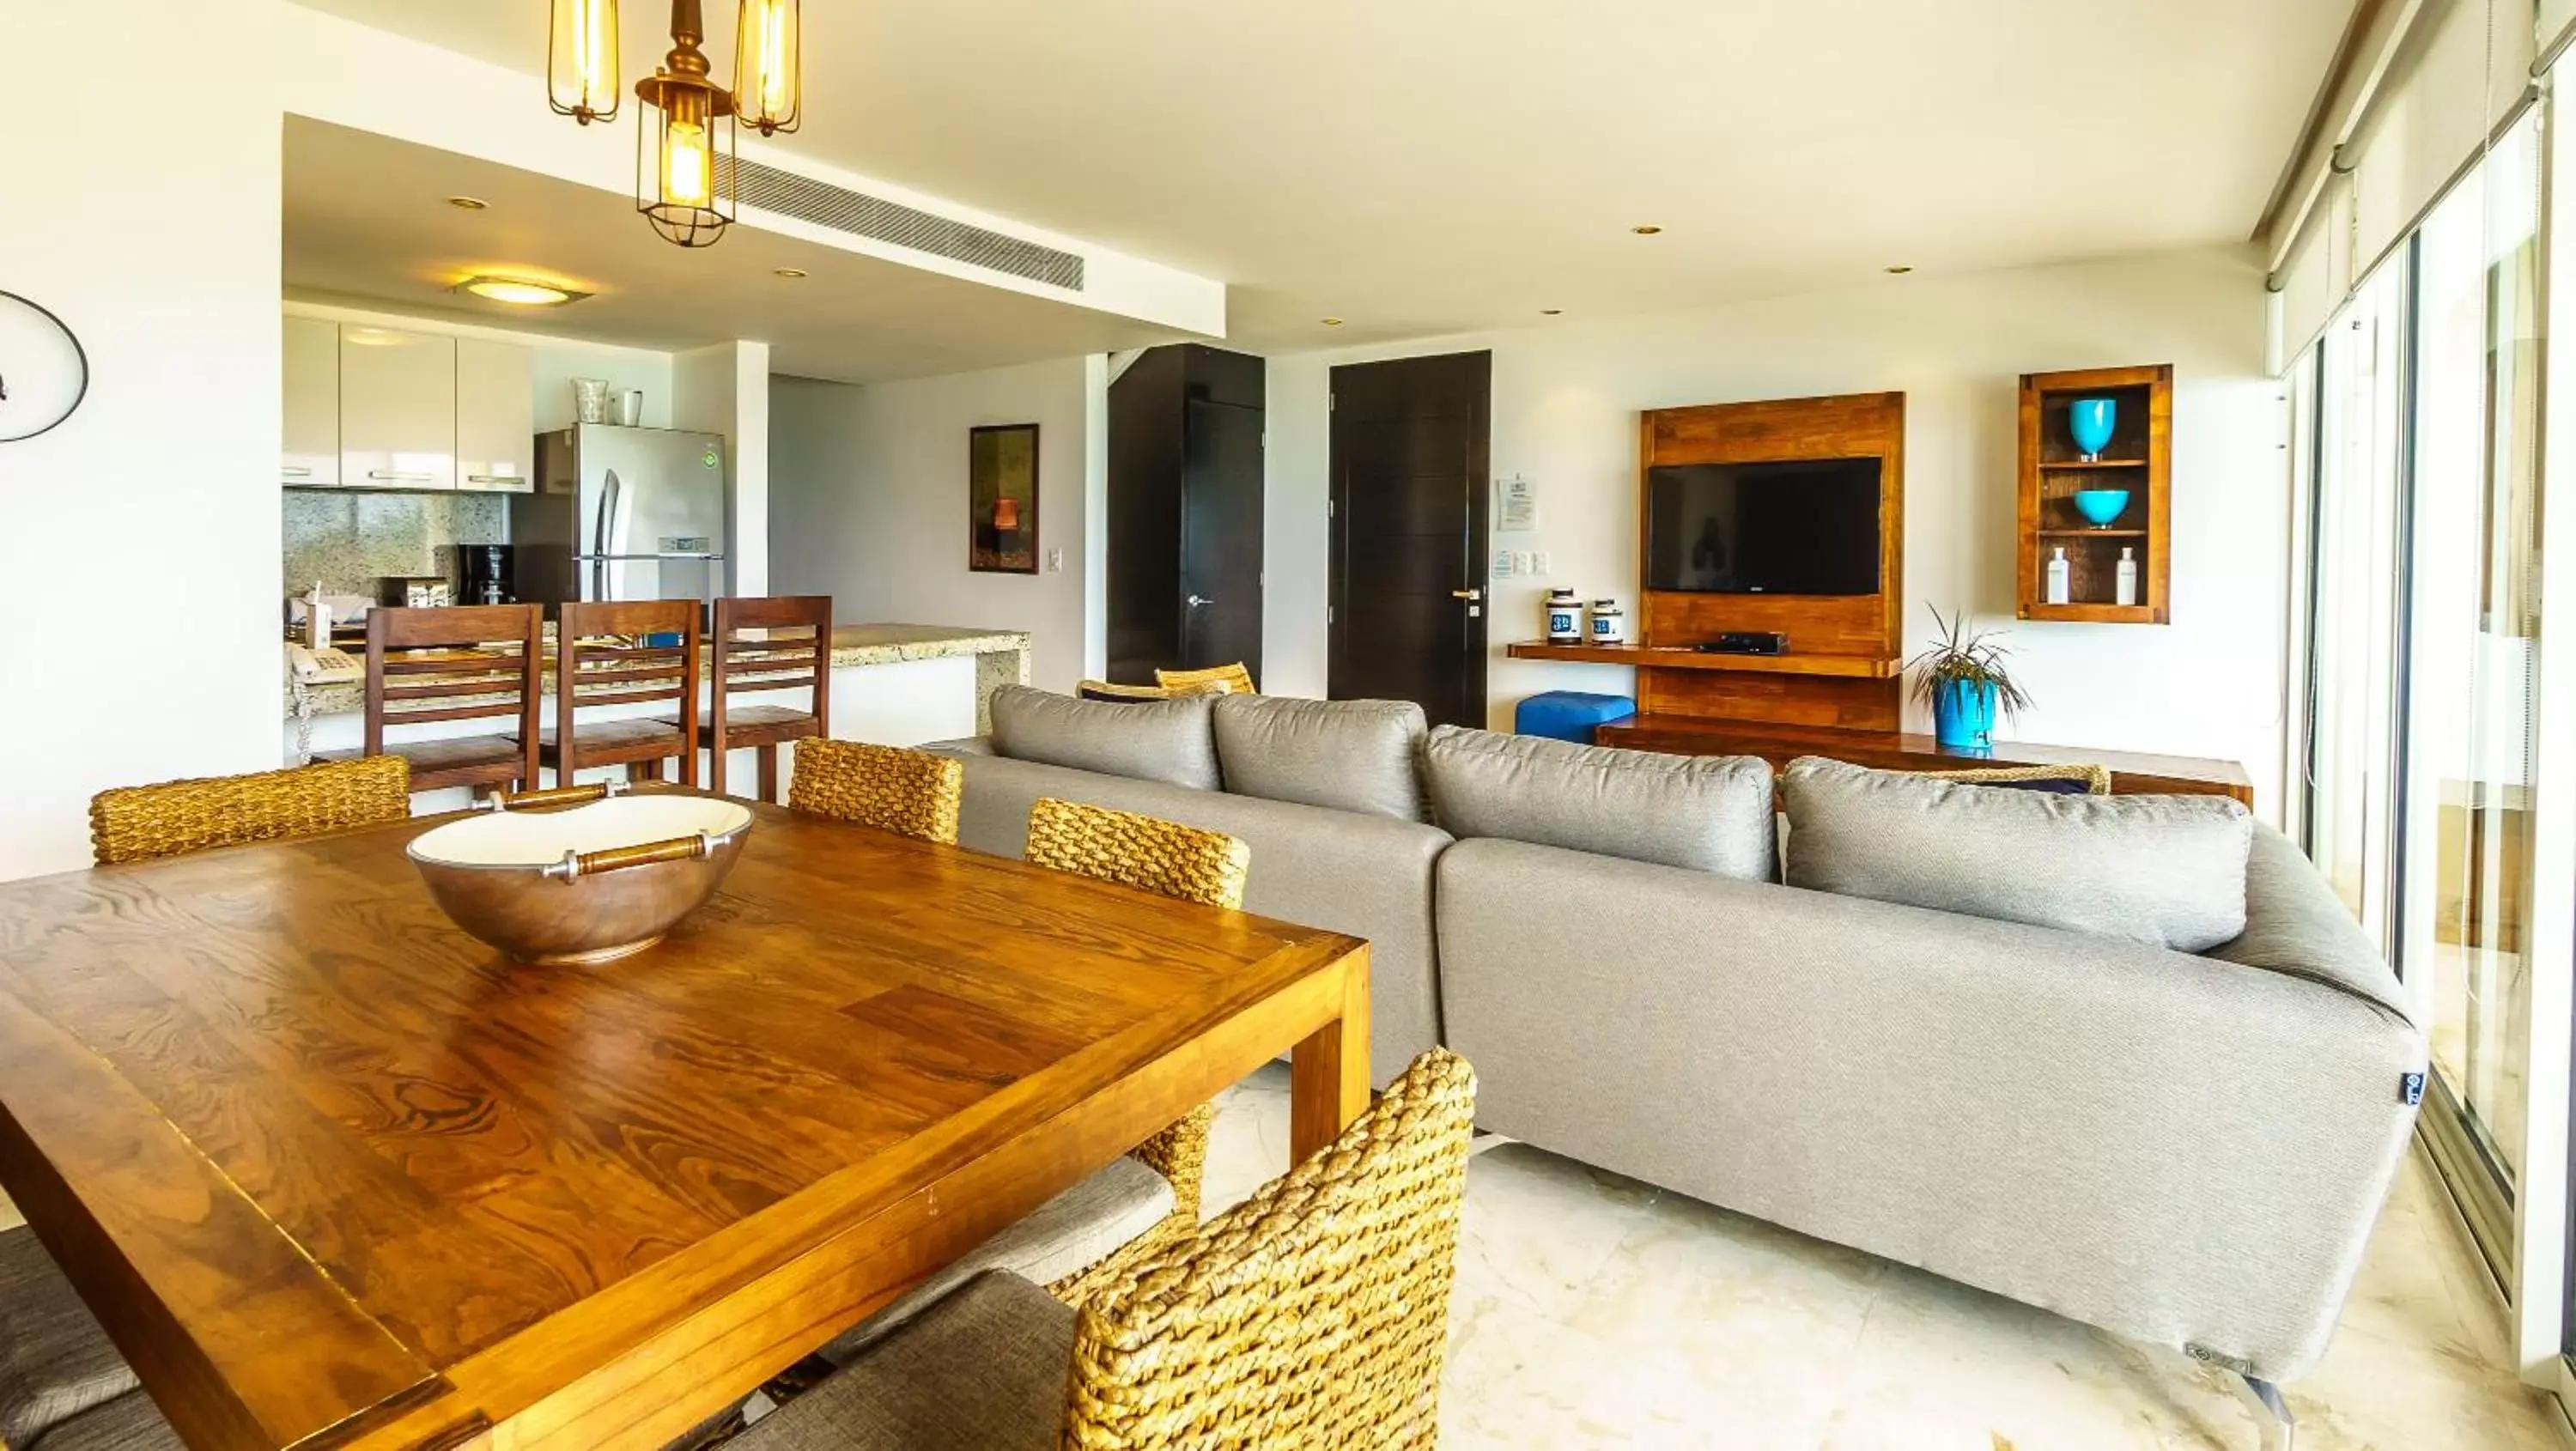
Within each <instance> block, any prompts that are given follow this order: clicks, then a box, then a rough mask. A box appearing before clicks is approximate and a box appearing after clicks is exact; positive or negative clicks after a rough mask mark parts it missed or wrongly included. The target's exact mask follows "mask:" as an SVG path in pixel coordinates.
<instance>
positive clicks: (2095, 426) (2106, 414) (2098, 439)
mask: <svg viewBox="0 0 2576 1451" xmlns="http://www.w3.org/2000/svg"><path fill="white" fill-rule="evenodd" d="M2119 418H2120V400H2119V399H2117V398H2078V399H2076V400H2075V401H2074V402H2072V403H2069V404H2067V405H2066V425H2067V432H2069V433H2071V434H2073V435H2075V448H2076V451H2077V452H2079V453H2081V454H2083V455H2084V456H2085V457H2086V458H2088V459H2092V458H2100V457H2101V456H2102V450H2104V449H2106V448H2109V447H2110V446H2111V430H2112V428H2113V426H2114V425H2115V424H2117V423H2118V421H2119Z"/></svg>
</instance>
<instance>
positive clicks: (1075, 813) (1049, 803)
mask: <svg viewBox="0 0 2576 1451" xmlns="http://www.w3.org/2000/svg"><path fill="white" fill-rule="evenodd" d="M1028 859H1029V862H1030V864H1031V865H1033V866H1041V867H1050V868H1053V869H1054V870H1056V871H1060V872H1073V873H1076V874H1078V875H1081V876H1087V877H1097V878H1099V879H1101V880H1102V881H1109V882H1116V883H1119V884H1120V885H1122V886H1129V887H1136V888H1139V889H1141V890H1143V891H1148V892H1156V893H1160V894H1161V895H1163V896H1166V897H1177V898H1179V899H1180V900H1182V901H1184V902H1196V903H1198V904H1199V905H1201V906H1204V907H1227V908H1232V909H1234V910H1237V911H1240V910H1242V907H1243V884H1244V880H1245V878H1246V877H1248V876H1249V875H1250V874H1251V870H1252V848H1251V847H1249V846H1247V845H1245V844H1244V843H1243V842H1241V841H1238V840H1236V839H1235V838H1233V837H1230V836H1227V835H1225V834H1223V833H1221V832H1214V831H1202V830H1200V829H1199V828H1197V827H1195V826H1182V825H1180V824H1179V823H1177V822H1171V821H1161V820H1157V819H1156V818H1154V817H1151V816H1139V815H1136V814H1135V813H1134V812H1130V811H1112V810H1110V809H1109V808H1108V807H1105V806H1085V805H1081V804H1079V803H1077V802H1072V801H1058V800H1056V799H1055V798H1054V797H1051V796H1050V797H1045V798H1042V799H1040V800H1039V802H1038V803H1037V805H1036V806H1034V807H1032V808H1030V811H1029V854H1028ZM1215 1123H1216V1106H1215V1105H1214V1104H1201V1105H1200V1106H1199V1107H1197V1108H1195V1109H1192V1110H1191V1111H1190V1112H1189V1114H1188V1115H1187V1116H1186V1117H1184V1118H1183V1119H1182V1120H1181V1121H1180V1122H1178V1123H1176V1124H1173V1125H1172V1126H1171V1127H1169V1128H1167V1129H1165V1130H1163V1131H1162V1132H1161V1133H1158V1134H1156V1135H1154V1136H1153V1137H1152V1138H1150V1139H1147V1140H1146V1141H1145V1142H1143V1143H1141V1144H1138V1145H1137V1146H1136V1147H1135V1148H1134V1149H1132V1150H1130V1151H1129V1157H1131V1158H1134V1159H1136V1160H1138V1161H1140V1162H1142V1163H1144V1164H1145V1165H1146V1166H1147V1167H1149V1168H1151V1169H1153V1170H1154V1172H1156V1173H1158V1174H1160V1175H1162V1176H1163V1177H1164V1178H1165V1179H1167V1180H1169V1181H1170V1182H1171V1186H1172V1212H1171V1214H1170V1215H1169V1216H1168V1217H1166V1218H1165V1219H1164V1220H1163V1222H1162V1223H1160V1224H1158V1225H1156V1226H1154V1228H1153V1229H1151V1230H1149V1231H1147V1232H1146V1233H1145V1234H1143V1235H1141V1236H1139V1237H1138V1238H1137V1239H1136V1240H1134V1241H1133V1242H1131V1243H1130V1244H1128V1245H1127V1246H1126V1247H1125V1248H1123V1249H1121V1250H1119V1251H1118V1252H1117V1253H1115V1254H1112V1255H1111V1256H1109V1257H1108V1258H1107V1259H1105V1260H1102V1261H1101V1262H1100V1263H1098V1264H1096V1265H1093V1266H1092V1267H1091V1268H1090V1269H1087V1270H1084V1271H1081V1272H1080V1273H1078V1274H1074V1275H1069V1276H1067V1277H1065V1278H1064V1279H1061V1280H1058V1281H1056V1282H1055V1283H1054V1284H1052V1285H1049V1286H1048V1287H1047V1288H1048V1289H1050V1290H1053V1291H1054V1292H1055V1293H1056V1294H1058V1295H1060V1296H1062V1297H1064V1298H1065V1299H1067V1300H1074V1299H1079V1298H1081V1297H1082V1296H1083V1295H1084V1294H1086V1293H1088V1292H1089V1291H1091V1290H1092V1289H1094V1288H1096V1287H1098V1286H1100V1285H1104V1284H1107V1283H1109V1282H1110V1281H1112V1280H1115V1279H1117V1278H1118V1277H1119V1276H1121V1275H1123V1274H1125V1273H1127V1271H1128V1270H1129V1268H1131V1267H1132V1266H1134V1265H1135V1264H1137V1263H1139V1262H1140V1261H1142V1260H1143V1259H1144V1258H1145V1257H1146V1256H1148V1255H1150V1254H1152V1253H1153V1252H1154V1251H1155V1250H1156V1249H1157V1248H1158V1247H1160V1246H1161V1245H1164V1244H1166V1243H1169V1242H1170V1241H1172V1240H1174V1239H1177V1238H1179V1237H1181V1236H1182V1235H1186V1234H1188V1233H1190V1232H1191V1231H1193V1230H1195V1229H1197V1228H1198V1227H1199V1208H1200V1205H1199V1191H1200V1186H1201V1185H1202V1184H1203V1183H1204V1182H1205V1179H1206V1175H1207V1146H1208V1130H1209V1129H1210V1128H1211V1127H1212V1126H1213V1125H1214V1124H1215Z"/></svg>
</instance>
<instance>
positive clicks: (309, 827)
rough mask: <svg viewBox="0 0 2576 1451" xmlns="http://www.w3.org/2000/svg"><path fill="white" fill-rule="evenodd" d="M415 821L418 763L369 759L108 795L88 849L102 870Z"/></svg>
mask: <svg viewBox="0 0 2576 1451" xmlns="http://www.w3.org/2000/svg"><path fill="white" fill-rule="evenodd" d="M410 815H411V763H409V762H408V761H405V760H404V759H403V758H402V757H400V756H368V757H366V758H364V759H362V760H355V761H326V762H319V763H316V764H314V765H310V766H293V767H289V768H288V769H286V770H282V771H261V772H257V773H256V774H253V775H248V776H211V777H206V778H204V779H201V780H193V781H165V782H163V783H161V784H160V785H157V786H119V787H116V788H115V789H113V790H108V791H101V792H100V793H98V794H97V795H96V796H93V797H91V798H90V802H89V839H90V851H91V854H92V855H93V856H94V857H96V858H97V860H98V864H99V865H100V866H103V867H104V866H114V865H116V864H117V863H119V862H139V861H151V860H155V859H157V858H160V857H174V856H185V855H186V854H188V853H189V852H197V851H208V850H211V849H213V848H215V847H219V846H242V845H245V844H247V843H250V842H259V841H286V840H290V839H292V838H295V837H299V836H318V835H320V834H321V833H323V832H326V831H340V830H344V829H346V828H349V827H353V826H378V825H382V824H384V823H386V822H392V821H402V820H404V819H406V818H408V817H409V816H410Z"/></svg>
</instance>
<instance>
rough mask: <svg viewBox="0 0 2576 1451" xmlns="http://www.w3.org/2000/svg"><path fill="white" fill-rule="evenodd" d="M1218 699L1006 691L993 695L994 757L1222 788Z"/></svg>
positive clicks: (1016, 688) (1022, 689)
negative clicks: (1215, 716) (1118, 698)
mask: <svg viewBox="0 0 2576 1451" xmlns="http://www.w3.org/2000/svg"><path fill="white" fill-rule="evenodd" d="M1215 704H1216V698H1215V697H1214V696H1207V695H1193V696H1186V697H1182V698H1178V699H1174V700H1140V701H1133V702H1123V703H1111V702H1108V701H1099V700H1078V699H1076V698H1075V697H1073V696H1070V695H1057V694H1055V693H1053V692H1051V691H1045V690H1032V689H1030V688H1029V687H1028V686H1025V685H1005V686H1003V687H1002V688H1001V689H999V690H996V691H994V692H993V704H992V713H993V750H994V752H995V753H996V754H999V755H1004V756H1008V757H1010V758H1012V759H1013V760H1019V761H1038V762H1042V763H1044V764H1046V765H1050V766H1070V767H1072V768H1074V769H1075V770H1077V771H1098V772H1101V773H1103V774H1104V775H1110V776H1125V777H1127V778H1129V779H1130V780H1136V781H1162V782H1165V783H1167V784H1170V785H1174V786H1187V787H1191V788H1192V789H1194V790H1199V791H1213V790H1215V789H1216V788H1217V784H1218V780H1219V777H1218V774H1217V766H1216V733H1215V730H1214V728H1213V727H1212V726H1211V725H1210V723H1209V710H1210V708H1211V707H1213V706H1214V705H1215Z"/></svg>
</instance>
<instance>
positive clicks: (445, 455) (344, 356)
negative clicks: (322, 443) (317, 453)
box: [340, 325, 456, 489]
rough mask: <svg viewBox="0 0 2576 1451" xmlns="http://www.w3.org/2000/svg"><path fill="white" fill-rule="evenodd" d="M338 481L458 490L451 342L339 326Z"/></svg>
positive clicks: (426, 335)
mask: <svg viewBox="0 0 2576 1451" xmlns="http://www.w3.org/2000/svg"><path fill="white" fill-rule="evenodd" d="M340 483H341V485H342V486H343V487H346V488H362V489H452V488H455V487H456V339H454V338H452V337H439V336H436V335H433V334H429V333H415V332H403V331H400V330H398V329H394V328H381V327H358V326H355V325H350V326H344V327H342V328H341V329H340Z"/></svg>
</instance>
